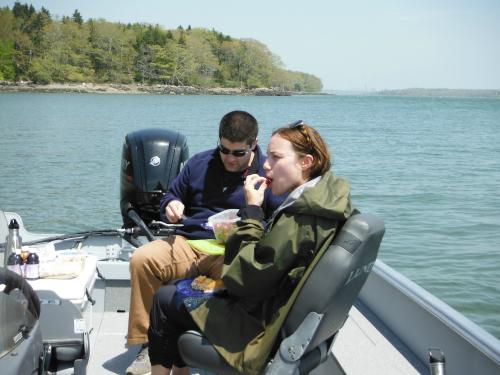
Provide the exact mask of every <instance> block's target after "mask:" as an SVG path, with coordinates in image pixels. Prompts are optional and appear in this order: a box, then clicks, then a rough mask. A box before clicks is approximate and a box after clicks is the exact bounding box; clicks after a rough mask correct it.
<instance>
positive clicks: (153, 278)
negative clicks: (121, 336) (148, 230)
mask: <svg viewBox="0 0 500 375" xmlns="http://www.w3.org/2000/svg"><path fill="white" fill-rule="evenodd" d="M223 260H224V258H223V256H221V255H217V256H214V255H206V254H203V253H199V252H197V251H195V250H193V249H192V248H191V246H189V245H188V243H187V242H186V239H185V238H184V237H181V236H170V237H166V238H164V239H162V240H156V241H153V242H150V243H148V244H146V245H144V246H141V247H139V248H138V249H136V250H135V251H134V254H133V255H132V258H131V259H130V284H131V296H130V311H129V318H128V335H127V344H129V345H135V344H143V343H146V342H148V328H149V311H150V309H151V305H152V303H153V295H154V293H155V292H156V291H157V290H158V289H159V288H160V286H161V285H163V284H167V283H168V282H170V281H172V280H175V279H178V278H182V277H194V276H198V275H208V276H210V277H212V278H213V279H220V277H221V273H222V264H223Z"/></svg>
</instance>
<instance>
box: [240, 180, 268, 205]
mask: <svg viewBox="0 0 500 375" xmlns="http://www.w3.org/2000/svg"><path fill="white" fill-rule="evenodd" d="M266 188H267V180H266V178H265V177H262V176H259V175H258V174H251V175H249V176H247V178H246V179H245V185H244V191H245V200H246V201H247V205H255V206H262V203H263V202H264V192H265V191H266Z"/></svg>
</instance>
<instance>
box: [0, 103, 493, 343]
mask: <svg viewBox="0 0 500 375" xmlns="http://www.w3.org/2000/svg"><path fill="white" fill-rule="evenodd" d="M233 109H244V110H247V111H250V112H252V113H253V114H254V115H255V116H256V117H257V119H258V120H259V122H260V126H261V131H260V143H261V145H262V146H264V147H266V146H267V142H268V138H269V134H270V132H271V131H272V129H274V128H276V127H278V126H280V125H282V124H285V123H288V122H291V121H293V120H297V119H304V120H307V121H308V122H309V123H311V124H312V125H313V126H315V127H316V128H317V129H318V130H319V131H320V133H321V134H322V135H323V136H324V137H325V138H326V139H327V141H328V143H329V145H330V147H331V150H332V152H333V155H334V169H335V171H336V173H337V174H340V175H344V176H347V177H348V178H349V179H350V181H351V183H352V189H353V198H354V201H355V203H356V204H357V206H358V207H359V208H360V209H361V210H362V211H370V212H373V213H376V214H378V215H380V216H381V217H382V218H383V219H384V220H385V222H386V225H387V232H386V236H385V238H384V241H383V243H382V248H381V254H380V257H381V259H382V260H384V261H385V262H386V263H388V264H389V265H391V266H392V267H394V268H395V269H397V270H398V271H400V272H402V273H403V274H405V275H406V276H408V277H409V278H410V279H412V280H414V281H415V282H417V283H418V284H420V285H421V286H423V287H424V288H426V289H427V290H429V291H430V292H432V293H434V294H435V295H437V296H438V297H440V298H442V299H443V300H444V301H445V302H447V303H448V304H450V305H451V306H453V307H454V308H456V309H457V310H458V311H460V312H462V313H463V314H465V315H466V316H468V317H469V318H470V319H472V320H473V321H475V322H476V323H478V324H479V325H481V326H482V327H484V328H485V329H487V330H488V331H489V332H491V333H492V334H493V335H495V336H496V337H499V338H500V281H499V280H498V278H499V277H500V194H499V190H500V189H499V188H500V101H499V100H494V99H491V100H490V99H449V98H446V99H444V98H402V97H401V98H400V97H337V96H304V97H221V96H135V95H90V94H28V93H26V94H0V178H1V180H0V181H1V183H0V207H1V208H2V209H3V210H6V211H15V212H18V213H19V214H21V215H22V217H23V219H24V222H25V225H26V226H27V227H28V229H29V230H30V231H33V232H40V231H42V232H52V233H53V232H71V231H81V230H85V229H91V228H98V229H108V228H118V227H120V225H121V215H120V209H119V176H120V169H119V168H120V157H121V148H122V142H123V139H124V136H125V135H126V134H127V133H128V132H130V131H134V130H137V129H142V128H147V127H164V128H170V129H173V130H177V131H180V132H182V133H184V134H185V135H186V136H187V138H188V141H189V147H190V151H191V154H193V153H196V152H198V151H201V150H204V149H206V148H208V147H213V146H215V144H216V142H217V124H218V121H219V119H220V117H221V116H222V115H223V114H225V113H226V112H228V111H230V110H233Z"/></svg>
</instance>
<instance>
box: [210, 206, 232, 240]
mask: <svg viewBox="0 0 500 375" xmlns="http://www.w3.org/2000/svg"><path fill="white" fill-rule="evenodd" d="M238 211H239V210H238V209H230V210H225V211H222V212H219V213H218V214H215V215H212V216H210V217H209V218H208V222H207V224H208V226H209V227H211V228H212V230H213V231H214V235H215V239H216V240H217V242H219V243H221V244H224V243H226V240H227V238H228V237H229V234H230V233H231V232H232V231H233V230H234V229H236V222H238V221H239V220H240V217H239V216H238V215H237V214H238Z"/></svg>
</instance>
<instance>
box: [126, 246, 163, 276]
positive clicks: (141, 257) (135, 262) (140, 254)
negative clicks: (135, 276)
mask: <svg viewBox="0 0 500 375" xmlns="http://www.w3.org/2000/svg"><path fill="white" fill-rule="evenodd" d="M165 245H166V244H165V241H163V240H155V241H153V242H149V243H147V244H146V245H142V246H141V247H138V248H137V249H135V251H134V253H133V254H132V257H131V258H130V270H131V271H132V270H134V269H141V268H143V267H144V265H145V264H148V263H149V262H150V261H151V260H153V259H155V257H156V252H157V251H158V250H161V249H162V248H164V247H165Z"/></svg>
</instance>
